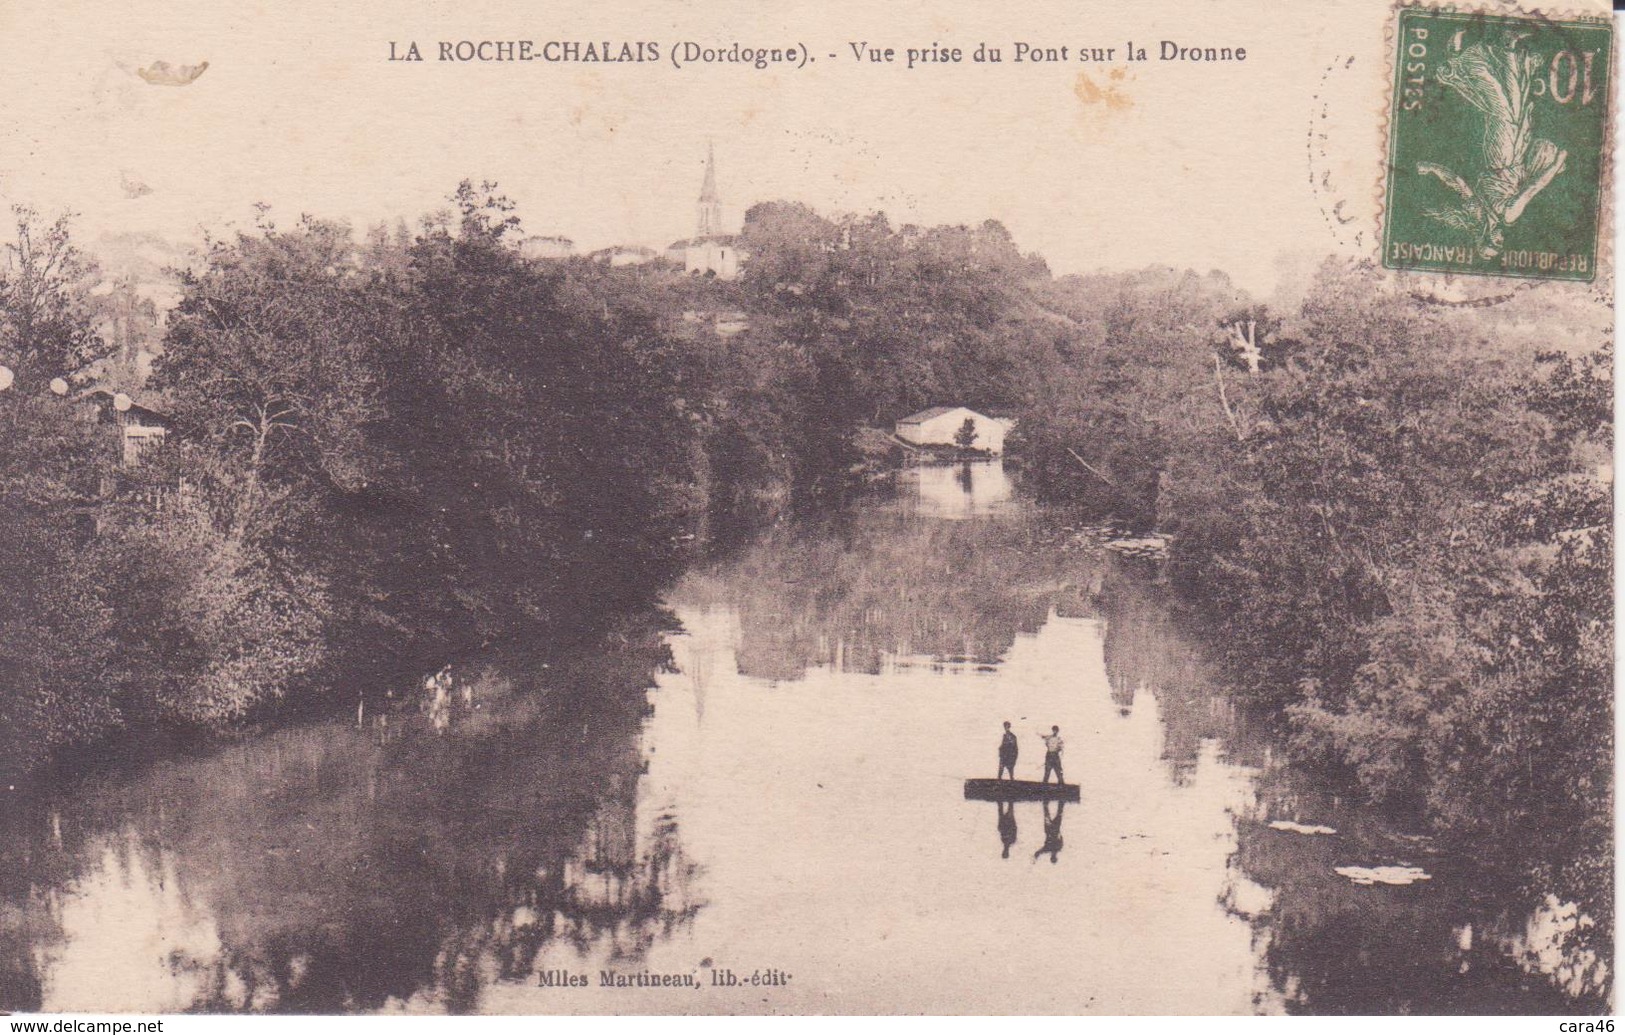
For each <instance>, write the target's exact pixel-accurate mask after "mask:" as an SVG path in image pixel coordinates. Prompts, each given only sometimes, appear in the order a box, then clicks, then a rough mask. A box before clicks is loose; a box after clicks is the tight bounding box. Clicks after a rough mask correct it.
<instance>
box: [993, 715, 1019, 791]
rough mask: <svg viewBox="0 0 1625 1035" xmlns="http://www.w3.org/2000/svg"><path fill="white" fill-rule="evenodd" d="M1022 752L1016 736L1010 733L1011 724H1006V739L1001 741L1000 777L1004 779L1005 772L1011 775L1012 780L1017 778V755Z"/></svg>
mask: <svg viewBox="0 0 1625 1035" xmlns="http://www.w3.org/2000/svg"><path fill="white" fill-rule="evenodd" d="M1020 752H1021V745H1020V744H1018V743H1016V735H1015V734H1014V733H1011V732H1010V724H1009V723H1008V722H1007V723H1005V724H1004V738H1003V739H1002V740H1000V741H999V775H998V779H1000V780H1002V779H1004V774H1005V771H1006V770H1008V771H1009V773H1010V779H1012V780H1014V779H1015V778H1016V755H1017V754H1019V753H1020Z"/></svg>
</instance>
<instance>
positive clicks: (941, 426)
mask: <svg viewBox="0 0 1625 1035" xmlns="http://www.w3.org/2000/svg"><path fill="white" fill-rule="evenodd" d="M966 421H969V422H970V427H971V430H972V431H974V432H975V435H974V437H973V438H972V439H971V441H970V448H972V449H980V450H984V451H986V452H988V453H995V454H997V453H1002V452H1004V435H1005V432H1007V431H1009V430H1010V424H1011V422H1010V421H1006V420H1000V419H999V418H997V417H989V416H987V415H986V414H984V413H977V412H976V411H975V410H973V409H970V408H969V407H965V406H933V407H931V408H930V409H929V410H921V411H920V412H919V413H915V414H911V415H909V416H907V417H904V418H903V419H902V420H900V421H898V422H897V430H896V435H897V437H898V438H900V439H902V440H903V441H904V442H912V443H914V444H915V445H920V446H955V445H960V444H961V442H960V441H959V438H958V436H959V434H960V431H961V429H963V428H964V427H965V422H966Z"/></svg>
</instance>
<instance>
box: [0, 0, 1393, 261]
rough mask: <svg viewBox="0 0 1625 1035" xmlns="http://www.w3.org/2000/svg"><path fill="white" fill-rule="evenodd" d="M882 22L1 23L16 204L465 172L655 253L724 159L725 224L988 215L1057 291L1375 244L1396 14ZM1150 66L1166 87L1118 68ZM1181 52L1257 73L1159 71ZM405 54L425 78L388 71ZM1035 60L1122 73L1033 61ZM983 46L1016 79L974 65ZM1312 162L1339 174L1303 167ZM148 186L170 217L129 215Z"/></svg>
mask: <svg viewBox="0 0 1625 1035" xmlns="http://www.w3.org/2000/svg"><path fill="white" fill-rule="evenodd" d="M880 7H881V5H878V4H870V3H868V2H863V3H849V2H842V3H828V2H818V3H793V4H765V3H759V2H739V0H707V2H705V3H703V4H701V3H691V4H678V3H665V4H654V3H641V4H640V3H630V2H627V0H611V2H596V3H592V4H585V3H583V4H577V5H574V8H573V9H570V10H566V9H565V8H564V7H563V5H559V4H553V5H545V6H544V5H541V4H520V3H509V4H498V3H479V2H471V3H426V2H425V3H415V4H411V3H400V2H380V3H366V4H361V3H346V4H340V5H337V8H336V9H329V5H327V4H319V3H306V2H278V3H271V2H266V0H252V2H232V3H225V2H221V0H164V2H161V3H156V2H151V0H131V2H128V3H122V4H115V3H112V2H107V0H103V2H85V0H67V2H63V0H6V2H5V3H4V4H3V5H0V50H3V52H4V55H3V60H0V77H3V82H0V87H3V90H4V96H5V97H6V98H7V100H6V103H5V105H4V107H3V111H0V199H3V200H5V201H7V202H10V201H17V200H25V201H29V202H32V203H34V204H36V205H38V206H40V207H42V208H45V209H48V210H54V209H57V208H59V207H61V206H71V207H72V208H73V209H75V210H77V211H79V212H80V213H82V219H81V221H80V222H81V227H82V229H83V231H84V234H85V236H86V238H87V239H88V240H94V238H95V237H97V236H98V235H101V234H105V233H110V232H119V231H147V232H155V233H158V234H160V235H163V236H165V237H168V238H173V239H176V240H178V241H182V242H187V243H190V242H193V241H195V240H196V239H197V238H198V237H199V232H198V229H197V228H198V227H200V226H207V227H214V228H218V227H220V226H222V225H225V224H226V223H227V222H229V221H232V220H235V221H237V222H238V223H247V222H249V221H250V220H251V219H252V205H253V203H254V202H256V201H265V202H268V203H270V204H271V205H272V206H273V211H274V213H275V214H276V215H278V216H279V217H280V218H281V219H282V220H284V221H291V220H292V218H293V217H294V216H296V215H297V214H298V213H299V212H301V211H309V212H313V213H315V214H318V215H322V216H328V217H341V218H348V219H350V220H351V221H352V222H354V223H356V224H357V225H358V226H360V225H364V224H366V223H367V222H370V221H374V220H377V219H381V218H393V217H394V216H396V215H405V216H407V217H408V218H415V217H416V216H417V215H419V214H421V213H423V212H425V211H427V210H429V209H431V208H435V207H439V206H441V205H443V204H444V201H443V199H444V196H445V195H446V194H447V193H448V192H449V191H450V190H451V189H452V188H453V187H454V186H455V184H456V182H457V181H458V180H459V179H460V178H462V177H465V176H466V177H471V178H474V179H476V180H478V179H482V178H484V179H494V180H496V181H498V182H499V183H500V184H501V186H502V188H503V189H504V191H505V192H506V193H508V194H509V195H510V196H512V197H513V198H515V199H516V200H517V201H518V202H519V203H520V214H521V215H522V216H523V218H524V220H525V226H526V229H527V230H528V231H529V232H531V233H557V234H564V235H566V236H569V237H572V238H574V239H575V240H576V242H577V245H578V247H580V248H581V249H583V250H585V249H591V248H596V247H601V246H603V245H607V244H612V243H629V244H650V245H656V246H662V245H664V244H666V243H669V242H670V241H672V240H674V239H677V238H680V237H684V236H688V235H690V234H692V233H693V231H694V221H695V212H694V202H695V198H696V195H697V194H698V191H699V186H700V178H701V172H702V165H703V160H704V153H705V146H706V142H707V141H708V140H710V141H714V143H715V146H716V151H717V158H718V167H719V168H718V179H719V186H720V189H721V193H722V197H723V202H724V217H725V220H726V221H727V222H728V223H729V224H731V225H733V226H737V225H738V223H739V220H740V218H741V217H742V216H743V214H744V210H745V208H746V207H747V206H748V205H749V204H750V203H752V202H754V201H758V200H768V199H774V198H787V199H795V200H801V201H805V202H807V203H809V204H811V205H813V206H814V207H816V208H818V209H820V210H822V211H825V212H839V211H858V212H866V211H871V210H875V209H879V210H882V211H885V212H886V213H887V214H888V215H889V216H890V217H891V218H892V221H893V223H894V224H902V223H905V222H917V223H975V222H980V221H981V220H983V219H988V218H993V219H998V220H1002V221H1003V222H1004V223H1005V224H1006V225H1007V226H1008V227H1009V228H1010V230H1011V231H1012V233H1013V234H1014V235H1015V237H1016V240H1017V242H1018V244H1019V245H1020V246H1021V247H1022V248H1023V249H1025V250H1029V251H1036V252H1038V253H1040V254H1042V255H1043V256H1044V257H1045V258H1046V259H1048V261H1049V263H1050V265H1051V268H1052V269H1054V270H1055V271H1056V272H1058V273H1067V272H1084V271H1090V270H1094V269H1102V268H1104V269H1124V268H1133V267H1139V266H1143V265H1146V264H1152V263H1160V264H1169V265H1175V266H1181V267H1184V266H1189V267H1192V268H1195V269H1197V270H1201V271H1206V270H1208V269H1215V268H1217V269H1223V270H1226V271H1228V272H1229V273H1230V274H1231V275H1232V276H1233V277H1235V278H1236V280H1237V281H1238V282H1239V283H1241V284H1242V285H1243V286H1245V287H1248V288H1252V289H1254V290H1257V291H1267V290H1269V289H1270V288H1271V287H1272V286H1273V285H1274V283H1275V280H1276V276H1277V256H1278V255H1279V254H1281V253H1283V252H1291V253H1300V254H1303V253H1308V254H1320V253H1328V252H1342V253H1369V252H1370V251H1371V249H1372V240H1371V236H1372V235H1371V227H1372V226H1373V219H1374V213H1375V209H1376V203H1375V198H1376V197H1377V187H1378V177H1379V176H1380V171H1381V157H1382V138H1381V111H1382V107H1383V103H1384V97H1385V92H1386V80H1387V76H1388V74H1389V71H1388V58H1387V56H1386V45H1385V43H1384V31H1385V27H1386V25H1387V21H1388V18H1389V5H1388V4H1387V3H1385V2H1382V0H1344V2H1340V3H1332V2H1319V3H1316V4H1314V5H1291V6H1289V5H1285V4H1280V3H1274V2H1264V0H1243V2H1237V0H1224V2H1203V0H1171V2H1136V3H1132V4H1130V3H1121V2H1119V3H1114V4H1106V3H1093V4H1090V3H1082V2H1065V3H1025V4H1020V3H976V4H970V3H960V2H940V3H935V4H917V5H915V4H911V5H902V4H888V5H885V7H884V9H876V8H880ZM463 39H468V40H481V39H490V40H500V39H515V40H517V39H529V40H534V41H536V42H537V44H538V45H539V44H541V43H542V42H544V41H547V40H581V41H587V40H611V41H617V42H619V41H621V40H631V41H637V40H650V41H655V42H658V43H659V44H660V47H661V52H662V61H661V62H659V63H657V64H646V65H635V64H596V65H595V64H549V63H544V62H533V63H530V64H518V63H486V64H479V63H468V64H449V63H439V62H436V61H434V60H432V58H433V51H434V50H435V44H436V42H437V41H440V40H451V41H455V40H463ZM1129 39H1132V40H1133V41H1134V42H1135V44H1136V45H1141V46H1144V47H1145V48H1146V50H1147V52H1148V56H1149V57H1151V58H1152V59H1153V60H1150V61H1147V62H1144V63H1126V62H1125V61H1124V60H1123V57H1124V51H1123V48H1124V46H1125V42H1126V41H1127V40H1129ZM1162 39H1170V40H1176V41H1179V42H1180V43H1183V44H1187V45H1202V46H1240V47H1245V48H1246V50H1247V59H1246V61H1245V62H1233V63H1228V64H1211V65H1209V64H1190V63H1176V62H1161V61H1157V60H1155V58H1156V56H1157V43H1158V41H1160V40H1162ZM392 40H393V41H396V42H398V43H399V44H400V45H401V47H402V48H403V49H404V46H405V43H406V41H410V40H416V41H417V42H418V43H419V46H420V47H421V48H422V49H423V50H424V51H425V53H426V56H429V57H431V60H430V61H428V62H425V63H422V64H405V63H390V62H388V61H387V60H386V58H387V56H388V51H389V44H390V42H391V41H392ZM678 40H695V41H701V42H705V43H708V44H710V43H723V44H728V43H731V42H734V41H740V42H742V43H745V44H747V45H755V44H777V43H780V42H797V41H799V42H804V43H805V44H806V45H807V46H808V48H809V50H810V51H811V53H812V54H813V55H814V57H815V62H814V63H813V64H812V65H810V66H809V67H807V68H805V69H794V68H790V69H781V70H769V71H757V70H756V69H754V68H748V67H740V66H737V65H725V66H711V67H691V68H686V69H682V70H678V69H675V68H673V67H672V65H671V63H670V62H669V60H667V55H668V54H669V51H670V48H671V45H672V43H673V42H674V41H678ZM1018 40H1020V41H1028V42H1031V43H1034V44H1039V45H1050V46H1061V45H1067V46H1069V47H1070V48H1071V52H1070V56H1072V57H1075V56H1076V49H1077V47H1078V45H1080V44H1089V45H1095V46H1112V47H1115V48H1116V53H1115V55H1114V56H1113V57H1114V59H1113V60H1109V61H1106V62H1103V63H1089V64H1085V63H1080V62H1078V61H1076V60H1069V61H1067V62H1064V63H1060V64H1055V65H1044V66H1035V65H1031V64H1020V65H1018V64H1015V63H1013V62H1012V61H1011V57H1012V56H1013V55H1012V50H1011V44H1012V43H1013V42H1014V41H1018ZM856 41H868V42H869V43H871V44H875V45H880V46H891V47H895V48H897V51H898V60H899V61H902V60H903V57H904V55H903V50H904V48H906V47H910V46H916V47H919V46H928V45H930V44H931V43H933V42H934V43H939V44H941V45H944V46H958V47H961V48H963V49H964V51H965V56H966V61H965V63H964V64H961V65H958V66H934V67H921V68H916V69H914V70H912V71H909V70H905V69H903V68H902V67H900V66H899V65H891V66H876V65H859V64H857V63H856V62H855V61H854V60H853V59H852V57H851V51H850V48H849V46H848V44H849V42H856ZM978 41H986V42H988V43H990V44H994V45H1000V46H1002V47H1003V49H1004V52H1005V58H1006V60H1005V63H1003V64H1001V65H976V64H973V63H971V62H970V61H969V58H970V55H971V51H972V50H973V49H974V48H975V46H976V44H977V42H978ZM832 53H833V54H836V55H837V57H836V58H835V59H833V60H832V59H830V58H829V55H830V54H832ZM1351 57H1352V58H1354V61H1353V62H1352V64H1350V63H1348V59H1349V58H1351ZM157 60H163V61H167V62H168V63H169V64H171V65H174V66H180V65H190V64H196V63H198V62H201V61H205V60H206V61H208V62H209V67H208V69H207V71H206V72H204V73H203V74H202V75H201V76H200V77H199V78H197V80H196V81H194V82H192V83H191V84H190V85H186V86H179V87H176V86H153V85H148V83H146V82H145V81H143V79H142V78H140V77H138V76H137V74H136V72H137V70H138V69H142V68H146V67H149V66H150V65H151V64H152V62H154V61H157ZM1114 72H1115V74H1116V76H1117V77H1116V78H1114ZM1081 76H1086V77H1087V80H1085V79H1083V78H1080V77H1081ZM1323 111H1324V113H1325V114H1327V115H1328V117H1327V118H1326V119H1322V118H1321V117H1320V116H1321V114H1322V113H1323ZM1321 127H1325V128H1326V130H1327V132H1326V133H1325V139H1323V140H1321V139H1318V138H1316V137H1314V136H1312V135H1311V130H1312V129H1316V130H1318V129H1320V128H1321ZM1312 151H1316V152H1317V153H1322V154H1323V155H1324V157H1318V158H1316V159H1315V163H1316V164H1313V165H1312V163H1311V152H1312ZM1312 183H1320V184H1321V186H1320V187H1319V188H1318V189H1317V188H1313V187H1312ZM139 185H145V186H146V187H148V188H150V193H145V194H141V195H140V196H138V197H130V196H128V194H129V193H131V192H132V190H133V189H136V188H138V186H139ZM1338 201H1341V202H1343V207H1342V208H1341V209H1338V210H1337V218H1336V219H1333V218H1331V217H1330V216H1329V215H1328V213H1330V212H1331V210H1332V209H1333V207H1334V206H1335V204H1336V203H1337V202H1338ZM1344 220H1346V222H1344ZM1362 230H1363V231H1364V233H1363V235H1362V236H1359V237H1358V238H1357V237H1356V235H1357V234H1359V233H1360V232H1361V231H1362Z"/></svg>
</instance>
